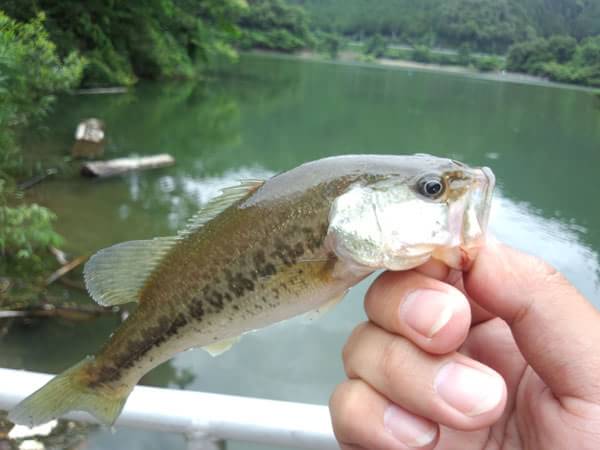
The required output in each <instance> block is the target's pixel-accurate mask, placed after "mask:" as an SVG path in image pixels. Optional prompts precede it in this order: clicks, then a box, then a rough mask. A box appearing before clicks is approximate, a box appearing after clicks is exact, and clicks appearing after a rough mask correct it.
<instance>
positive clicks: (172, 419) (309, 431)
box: [0, 369, 339, 450]
mask: <svg viewBox="0 0 600 450" xmlns="http://www.w3.org/2000/svg"><path fill="white" fill-rule="evenodd" d="M50 378H51V375H46V374H41V373H34V372H26V371H22V370H12V369H0V410H10V409H11V408H12V407H14V406H15V405H16V404H17V403H18V402H19V401H21V400H22V399H23V398H24V397H26V396H27V395H29V394H30V393H31V392H33V391H34V390H36V389H38V388H39V387H41V386H42V385H43V384H44V383H46V382H47V381H48V380H49V379H50ZM65 418H69V419H74V420H79V421H84V422H95V420H94V419H93V418H92V417H91V416H90V415H88V414H86V413H82V412H78V413H71V414H68V415H66V416H65ZM115 426H116V427H120V426H122V427H132V428H138V429H146V430H152V431H166V432H175V433H182V434H184V435H185V436H186V437H187V439H188V449H190V450H191V449H195V450H200V449H203V450H208V449H216V448H218V446H217V442H218V441H221V440H228V439H231V440H237V441H245V442H253V443H258V444H267V445H277V446H283V447H293V448H303V449H314V450H320V449H338V448H339V446H338V444H337V443H336V441H335V438H334V435H333V431H332V428H331V421H330V418H329V411H328V409H327V407H326V406H321V405H309V404H304V403H292V402H282V401H275V400H265V399H258V398H249V397H237V396H232V395H218V394H208V393H203V392H194V391H181V390H176V389H159V388H151V387H143V386H137V387H136V388H135V389H134V390H133V392H132V393H131V395H130V397H129V399H128V400H127V403H126V404H125V408H124V409H123V412H122V414H121V416H120V417H119V419H118V420H117V422H116V424H115Z"/></svg>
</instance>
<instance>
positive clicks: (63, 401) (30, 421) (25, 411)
mask: <svg viewBox="0 0 600 450" xmlns="http://www.w3.org/2000/svg"><path fill="white" fill-rule="evenodd" d="M91 361H93V359H91V358H90V359H85V360H83V361H81V362H80V363H79V364H76V365H75V366H73V367H71V368H70V369H68V370H66V371H65V372H63V373H62V374H60V375H57V376H56V377H54V378H53V379H52V380H50V381H49V382H48V383H47V384H45V385H44V386H42V387H41V388H40V389H38V390H37V391H35V392H34V393H33V394H31V395H30V396H29V397H27V398H26V399H24V400H23V401H22V402H21V403H19V404H18V405H17V406H15V408H13V410H12V411H10V413H9V415H8V418H9V420H10V421H11V422H13V423H17V424H20V425H27V426H29V427H33V426H37V425H40V424H43V423H46V422H49V421H50V420H52V419H56V418H58V417H60V416H62V415H63V414H66V413H67V412H69V411H74V410H77V411H87V412H89V413H90V414H92V415H93V416H95V417H96V418H97V419H98V420H100V421H101V422H102V423H104V424H105V425H112V424H113V423H114V422H115V420H116V419H117V417H118V416H119V414H120V413H121V410H122V409H123V406H124V405H125V401H126V400H127V396H128V395H129V392H130V391H127V392H116V391H112V390H109V389H108V388H107V387H106V386H98V387H90V386H88V385H86V383H85V381H84V380H85V379H86V378H87V377H86V376H82V375H85V374H84V373H83V372H82V371H83V369H84V367H85V366H86V365H87V364H89V363H90V362H91Z"/></svg>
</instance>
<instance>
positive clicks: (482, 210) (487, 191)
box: [474, 167, 496, 234]
mask: <svg viewBox="0 0 600 450" xmlns="http://www.w3.org/2000/svg"><path fill="white" fill-rule="evenodd" d="M479 171H480V176H479V177H478V178H479V180H480V184H482V185H483V186H482V191H483V192H482V193H481V194H482V195H481V198H480V199H479V204H475V205H474V206H475V210H476V211H477V219H478V221H479V227H480V228H481V231H482V232H483V233H484V234H485V232H486V231H487V227H488V222H489V219H490V210H491V209H492V196H493V194H494V187H495V186H496V176H495V175H494V172H492V170H491V169H490V168H489V167H480V168H479Z"/></svg>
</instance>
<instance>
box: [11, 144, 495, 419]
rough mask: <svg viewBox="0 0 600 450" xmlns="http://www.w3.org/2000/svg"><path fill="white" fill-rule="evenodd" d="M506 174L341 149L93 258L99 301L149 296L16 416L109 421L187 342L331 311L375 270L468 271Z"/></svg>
mask: <svg viewBox="0 0 600 450" xmlns="http://www.w3.org/2000/svg"><path fill="white" fill-rule="evenodd" d="M494 184H495V178H494V175H493V172H492V171H491V170H490V169H489V168H487V167H481V168H479V167H475V168H472V167H469V166H467V165H465V164H463V163H461V162H458V161H454V160H451V159H446V158H441V157H436V156H430V155H424V154H417V155H343V156H335V157H329V158H324V159H320V160H316V161H312V162H308V163H305V164H302V165H300V166H298V167H296V168H294V169H291V170H288V171H286V172H282V173H280V174H278V175H275V176H274V177H272V178H270V179H268V180H243V181H241V182H240V183H239V184H238V185H236V186H232V187H229V188H226V189H224V190H223V191H222V193H221V194H220V195H219V196H217V197H216V198H214V199H213V200H211V201H210V202H208V203H207V204H206V205H205V206H204V207H203V208H202V209H201V210H200V211H199V212H198V213H197V214H196V215H195V216H194V217H193V218H192V219H191V220H190V222H189V224H188V226H187V227H186V228H185V229H183V230H182V231H180V232H179V233H177V234H176V235H175V236H168V237H157V238H154V239H150V240H139V241H130V242H124V243H120V244H116V245H114V246H112V247H109V248H106V249H103V250H100V251H99V252H98V253H96V254H95V255H93V256H92V257H91V258H90V259H89V261H88V262H87V263H86V265H85V267H84V278H85V282H86V286H87V289H88V291H89V293H90V296H91V297H92V298H93V299H94V300H95V301H96V302H97V303H99V304H100V305H104V306H115V305H121V304H125V303H130V302H136V303H137V306H136V308H135V309H134V311H133V312H132V313H131V314H130V315H129V317H128V318H127V319H126V320H125V321H124V322H123V323H122V324H121V325H120V326H119V328H118V329H117V330H116V331H115V332H114V333H113V334H112V335H111V337H110V338H109V340H108V341H107V342H106V343H105V344H104V346H103V347H102V348H101V349H100V351H99V352H97V353H96V354H95V355H93V356H88V357H86V358H85V359H83V361H81V362H79V363H78V364H76V365H75V366H73V367H72V368H70V369H68V370H66V371H65V372H64V373H62V374H60V375H57V376H55V377H54V378H53V379H52V380H50V381H49V382H48V383H47V384H46V385H45V386H43V387H42V388H40V389H39V390H38V391H36V392H34V393H33V394H32V395H30V396H29V397H27V398H25V399H24V400H23V401H22V402H21V403H19V404H18V405H17V406H16V407H15V408H14V409H13V410H12V411H11V412H10V414H9V419H10V420H11V421H12V422H14V423H18V424H23V425H28V426H36V425H39V424H42V423H45V422H48V421H50V420H52V419H55V418H57V417H60V416H61V415H63V414H65V413H67V412H69V411H72V410H82V411H87V412H88V413H90V414H91V415H93V416H95V417H96V419H97V420H98V421H100V422H102V423H104V424H107V425H111V424H113V423H114V422H115V420H116V419H117V417H118V416H119V414H120V412H121V410H122V408H123V406H124V404H125V402H126V399H127V397H128V395H129V394H130V392H131V391H132V390H133V388H134V386H135V385H136V384H137V382H138V381H139V380H140V378H141V377H142V376H143V375H144V374H145V373H147V372H148V371H150V370H151V369H152V368H154V367H155V366H157V365H159V364H161V363H163V362H165V361H167V360H168V359H170V358H171V357H173V356H174V355H175V354H177V353H179V352H182V351H184V350H187V349H189V348H193V347H201V348H204V349H205V350H207V351H208V352H209V353H211V354H212V355H218V354H220V353H222V352H224V351H227V350H228V349H229V348H230V347H231V346H232V345H233V344H234V343H235V342H236V341H237V340H238V339H239V338H240V336H242V335H243V334H244V333H248V332H250V331H254V330H258V329H260V328H263V327H266V326H268V325H270V324H273V323H276V322H279V321H282V320H286V319H289V318H291V317H294V316H298V315H301V314H311V315H312V314H322V313H324V312H325V311H327V310H329V309H331V308H332V307H333V306H335V304H337V303H338V302H339V301H340V300H341V299H342V298H343V297H344V295H345V294H346V292H347V291H348V290H349V289H350V288H351V287H352V286H353V285H355V284H357V283H358V282H359V281H361V280H363V279H364V278H365V277H366V276H368V275H369V274H371V273H373V272H375V271H377V270H381V269H384V270H408V269H411V268H414V267H417V266H419V265H421V264H423V263H425V262H426V261H428V260H429V259H431V258H433V259H437V260H440V261H442V262H444V263H445V264H447V265H448V266H450V267H452V268H455V269H459V270H465V269H467V268H468V267H469V265H470V264H472V262H473V260H474V258H475V257H476V255H477V251H478V249H479V248H480V247H481V245H482V244H483V242H484V239H485V233H486V228H487V223H488V217H489V211H490V205H491V199H492V193H493V189H494ZM199 407H201V405H200V406H199Z"/></svg>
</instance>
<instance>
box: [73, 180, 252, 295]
mask: <svg viewBox="0 0 600 450" xmlns="http://www.w3.org/2000/svg"><path fill="white" fill-rule="evenodd" d="M263 183H264V180H244V181H241V182H240V184H239V185H237V186H232V187H228V188H225V189H223V190H222V193H221V195H219V196H217V197H215V198H214V199H213V200H211V201H210V202H208V203H207V204H206V206H205V207H204V208H202V209H201V210H200V211H199V212H198V213H197V214H196V215H195V216H193V217H192V218H191V219H190V221H189V223H188V225H187V227H185V228H184V229H183V230H182V231H180V232H179V233H178V234H177V236H171V237H162V238H155V239H151V240H147V241H129V242H123V243H121V244H117V245H113V246H112V247H108V248H105V249H103V250H100V251H99V252H98V253H96V254H95V255H93V256H92V257H91V258H90V260H89V261H88V262H87V263H86V265H85V268H84V270H83V274H84V278H85V284H86V287H87V289H88V292H89V293H90V295H91V296H92V298H93V299H94V300H95V301H96V302H97V303H99V304H101V305H104V306H112V305H120V304H123V303H129V302H135V301H138V300H139V297H140V291H141V289H142V287H143V286H144V284H145V282H146V280H147V279H148V277H149V276H150V274H151V273H152V272H153V271H154V269H155V268H156V266H157V265H158V264H159V263H160V261H161V260H162V258H163V257H164V256H165V254H166V253H167V252H168V251H169V250H170V249H171V247H173V245H175V244H176V243H177V241H178V240H180V239H182V238H185V237H186V236H188V235H189V234H191V233H192V232H194V231H196V230H198V229H200V228H201V227H202V226H203V225H204V224H205V223H207V222H208V221H210V220H212V219H214V218H215V217H216V216H218V215H219V214H220V213H221V212H223V211H224V210H225V209H227V208H228V207H229V206H231V205H233V204H234V203H235V202H237V201H239V200H241V199H243V198H246V197H247V196H248V195H250V194H251V193H252V192H254V191H255V190H256V189H258V188H259V187H260V186H262V184H263Z"/></svg>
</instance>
